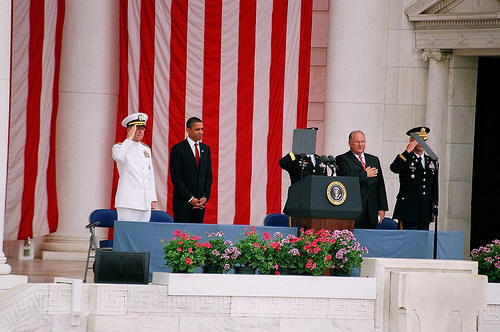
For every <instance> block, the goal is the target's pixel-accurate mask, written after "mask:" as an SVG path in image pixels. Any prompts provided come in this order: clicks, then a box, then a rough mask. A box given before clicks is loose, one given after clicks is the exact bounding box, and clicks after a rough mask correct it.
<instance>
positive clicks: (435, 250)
mask: <svg viewBox="0 0 500 332" xmlns="http://www.w3.org/2000/svg"><path fill="white" fill-rule="evenodd" d="M436 172H438V174H439V161H437V160H436ZM432 208H433V209H434V207H432ZM435 218H436V220H435V221H434V251H433V253H432V259H437V246H438V212H437V210H436V215H435Z"/></svg>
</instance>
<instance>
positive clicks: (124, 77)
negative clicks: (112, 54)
mask: <svg viewBox="0 0 500 332" xmlns="http://www.w3.org/2000/svg"><path fill="white" fill-rule="evenodd" d="M127 22H128V0H121V1H120V85H119V89H120V90H119V92H118V111H117V112H116V135H115V142H119V141H121V140H123V137H125V135H126V133H127V131H126V129H125V128H123V127H122V126H121V123H122V120H123V119H124V118H125V117H126V116H127V114H128V24H127ZM118 177H119V176H118V168H117V167H116V163H115V164H114V168H113V185H112V190H111V206H110V207H111V208H112V209H114V207H115V195H116V188H117V187H118ZM112 238H113V228H110V229H109V230H108V239H112Z"/></svg>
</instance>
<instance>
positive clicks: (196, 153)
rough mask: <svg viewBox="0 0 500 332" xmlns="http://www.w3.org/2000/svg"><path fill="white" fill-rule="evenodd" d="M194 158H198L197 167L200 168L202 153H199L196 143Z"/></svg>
mask: <svg viewBox="0 0 500 332" xmlns="http://www.w3.org/2000/svg"><path fill="white" fill-rule="evenodd" d="M194 157H195V158H196V166H198V168H199V167H200V152H199V151H198V143H194Z"/></svg>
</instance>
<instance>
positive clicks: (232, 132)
mask: <svg viewBox="0 0 500 332" xmlns="http://www.w3.org/2000/svg"><path fill="white" fill-rule="evenodd" d="M238 33H239V4H238V2H237V1H232V0H224V1H223V3H222V30H221V39H222V40H221V69H220V70H221V73H220V105H219V108H220V120H219V121H220V123H219V138H220V139H219V170H218V174H219V182H218V184H219V187H218V214H217V220H218V223H219V224H232V223H233V220H234V213H235V212H234V211H235V204H236V201H235V199H236V196H237V195H236V189H235V181H236V179H235V178H236V176H235V173H236V158H235V152H236V121H237V104H236V102H237V96H238V89H237V88H238ZM251 159H252V158H251V156H248V162H251Z"/></svg>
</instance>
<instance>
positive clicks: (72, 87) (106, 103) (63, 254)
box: [42, 0, 119, 273]
mask: <svg viewBox="0 0 500 332" xmlns="http://www.w3.org/2000/svg"><path fill="white" fill-rule="evenodd" d="M118 75H119V1H116V0H87V1H81V0H66V18H65V24H64V32H63V40H62V54H61V77H60V85H59V90H60V92H59V94H60V104H59V113H58V117H57V124H56V126H57V127H56V128H57V134H56V135H57V136H56V151H57V156H56V167H57V194H58V205H59V226H58V229H57V232H56V233H54V234H51V235H49V236H47V237H46V239H45V242H44V244H43V245H42V258H43V259H45V260H85V259H86V257H87V249H88V241H89V232H88V230H87V229H85V225H87V223H88V220H89V219H88V218H89V214H90V213H91V212H92V211H93V210H94V209H98V208H109V204H110V198H111V183H112V172H113V160H112V158H111V147H112V145H113V143H114V139H115V138H114V137H115V125H114V124H115V122H116V110H117V102H118ZM82 273H83V271H82Z"/></svg>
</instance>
